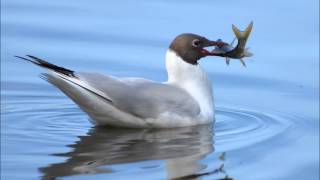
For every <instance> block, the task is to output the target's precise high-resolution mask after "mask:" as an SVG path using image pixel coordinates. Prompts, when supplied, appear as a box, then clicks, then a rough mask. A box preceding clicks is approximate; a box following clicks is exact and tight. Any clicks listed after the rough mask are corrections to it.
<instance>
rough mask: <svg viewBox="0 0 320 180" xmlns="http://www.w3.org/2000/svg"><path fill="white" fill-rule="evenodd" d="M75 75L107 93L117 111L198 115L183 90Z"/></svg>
mask: <svg viewBox="0 0 320 180" xmlns="http://www.w3.org/2000/svg"><path fill="white" fill-rule="evenodd" d="M75 76H76V77H77V78H78V79H79V80H80V81H84V82H85V83H87V84H88V85H89V86H91V87H93V88H94V89H96V90H99V91H100V92H103V93H104V94H106V95H107V96H108V97H109V98H110V100H111V101H112V103H113V105H114V106H115V107H117V108H118V109H120V110H122V111H124V112H127V113H130V114H133V115H135V116H137V117H140V118H157V117H158V115H159V114H161V113H166V112H168V113H173V114H178V115H187V116H191V117H192V116H197V115H198V114H199V113H200V107H199V105H198V103H197V102H196V101H195V100H194V99H193V98H192V97H191V96H190V95H189V94H188V93H187V92H186V91H184V90H182V89H180V88H178V87H175V86H172V85H168V84H162V83H157V82H153V81H149V80H145V79H142V78H123V79H118V78H114V77H111V76H106V75H102V74H97V73H76V74H75Z"/></svg>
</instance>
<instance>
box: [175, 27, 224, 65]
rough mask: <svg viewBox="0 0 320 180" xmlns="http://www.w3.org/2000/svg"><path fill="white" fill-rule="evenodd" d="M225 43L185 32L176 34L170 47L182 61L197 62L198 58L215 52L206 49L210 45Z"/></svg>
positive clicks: (212, 54)
mask: <svg viewBox="0 0 320 180" xmlns="http://www.w3.org/2000/svg"><path fill="white" fill-rule="evenodd" d="M224 44H226V43H224V42H220V41H210V40H208V39H207V38H205V37H202V36H199V35H196V34H191V33H185V34H181V35H179V36H177V37H176V38H175V39H174V40H173V42H172V43H171V45H170V49H171V50H173V51H174V52H176V53H177V55H179V56H180V57H181V58H182V59H183V60H184V61H186V62H188V63H190V64H194V65H195V64H197V62H198V60H199V59H201V58H203V57H206V56H215V55H217V54H214V53H211V52H209V51H208V50H206V49H205V48H206V47H210V46H222V45H224Z"/></svg>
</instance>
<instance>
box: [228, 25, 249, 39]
mask: <svg viewBox="0 0 320 180" xmlns="http://www.w3.org/2000/svg"><path fill="white" fill-rule="evenodd" d="M252 27H253V22H251V23H250V24H249V25H248V27H247V28H246V30H245V31H240V30H239V29H238V28H237V27H236V26H235V25H232V30H233V32H234V34H235V35H236V37H237V39H241V38H243V39H247V38H248V37H249V35H250V33H251V31H252Z"/></svg>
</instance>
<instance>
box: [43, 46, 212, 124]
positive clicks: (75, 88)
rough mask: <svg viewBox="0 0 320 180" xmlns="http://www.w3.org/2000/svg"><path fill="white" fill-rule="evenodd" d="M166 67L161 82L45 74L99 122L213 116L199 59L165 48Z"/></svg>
mask: <svg viewBox="0 0 320 180" xmlns="http://www.w3.org/2000/svg"><path fill="white" fill-rule="evenodd" d="M166 68H167V71H168V81H167V82H164V83H156V82H153V81H150V80H145V79H141V78H122V79H120V78H114V77H110V76H105V75H101V74H92V73H76V74H75V75H76V77H77V78H74V77H69V76H66V75H63V74H60V73H57V72H54V71H50V73H48V74H45V75H44V78H45V79H46V80H48V81H49V82H50V83H52V84H53V85H55V86H57V87H58V88H59V89H60V90H61V91H63V92H64V93H65V94H66V95H67V96H69V97H70V98H71V99H72V100H73V101H74V102H75V103H76V104H78V105H79V107H80V108H81V109H82V110H83V111H85V112H86V113H88V115H89V116H90V117H91V120H92V121H93V123H94V124H97V125H110V126H118V127H132V128H171V127H183V126H192V125H199V124H207V123H211V122H213V121H214V104H213V95H212V86H211V83H210V81H209V79H208V76H207V74H206V72H205V71H204V70H203V69H202V68H201V67H200V65H192V64H189V63H187V62H185V61H183V60H182V59H181V58H180V57H179V56H177V55H176V53H175V52H173V51H171V50H168V51H167V54H166ZM92 92H95V93H92ZM158 97H159V98H158ZM106 99H109V100H111V101H112V103H111V102H109V101H107V100H106Z"/></svg>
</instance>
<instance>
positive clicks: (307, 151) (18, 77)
mask: <svg viewBox="0 0 320 180" xmlns="http://www.w3.org/2000/svg"><path fill="white" fill-rule="evenodd" d="M251 21H253V22H254V26H253V31H252V33H251V36H250V38H249V41H248V43H247V46H248V47H250V50H251V51H252V52H253V53H254V56H253V57H250V58H248V59H246V64H247V68H244V67H243V66H242V65H241V64H240V62H239V61H237V60H232V61H231V63H230V65H229V66H227V65H226V64H225V62H224V59H222V58H218V57H214V58H212V57H211V58H209V57H208V58H205V59H203V60H202V61H201V65H202V66H203V67H204V68H205V69H206V70H207V72H208V73H209V75H210V78H211V79H212V80H213V86H214V96H215V105H216V107H217V109H218V118H217V123H216V127H215V130H216V134H215V138H214V139H215V143H214V144H215V152H217V153H218V152H223V151H228V152H229V154H230V156H229V159H231V160H230V165H229V166H226V168H228V169H229V170H228V172H229V173H230V174H231V175H232V177H234V178H235V179H318V178H319V172H318V168H319V155H318V151H319V1H317V0H291V1H289V0H284V1H276V0H269V1H253V0H242V1H234V0H228V1H217V0H199V1H180V0H173V1H168V0H154V1H146V0H142V1H129V0H119V1H102V0H94V1H76V0H69V1H41V0H29V1H23V0H2V1H1V97H2V102H1V117H2V118H1V168H2V171H1V177H3V178H4V179H19V176H18V175H17V173H18V174H19V173H20V174H22V175H23V176H25V177H26V179H33V178H35V177H40V176H41V174H43V173H41V172H40V171H39V170H38V169H39V168H40V167H45V166H48V165H50V164H51V163H54V162H55V163H57V162H60V161H62V159H61V158H60V157H56V156H54V155H50V154H52V153H58V152H62V151H68V150H70V148H67V147H66V145H68V144H70V143H71V144H72V143H74V142H75V141H76V140H77V136H80V135H85V134H86V133H87V131H88V130H89V129H90V128H92V125H91V124H90V123H89V122H88V120H87V119H88V118H87V117H86V115H85V114H83V113H82V112H81V111H80V110H79V109H78V108H76V106H75V105H74V104H73V103H72V102H71V101H70V100H68V99H67V98H66V97H65V96H63V94H62V93H61V92H59V91H58V90H56V89H54V88H52V87H51V86H50V85H48V84H47V83H46V82H44V81H43V80H41V79H40V78H39V77H38V74H39V73H41V72H43V70H42V69H40V68H37V67H34V66H33V65H30V64H28V63H25V62H22V61H20V60H18V59H16V58H14V55H19V56H23V55H26V54H30V55H34V56H37V57H41V58H43V59H46V60H48V61H49V62H52V63H54V64H57V65H61V66H64V67H66V68H70V69H72V70H76V71H89V72H93V71H98V72H102V73H107V74H111V75H115V76H121V77H125V76H139V77H144V78H148V79H153V80H156V81H166V78H167V75H166V70H165V64H164V57H165V52H166V50H167V48H168V46H169V44H170V43H171V41H172V40H173V39H174V37H175V36H177V35H179V34H181V33H185V32H191V33H196V34H199V35H203V36H205V37H208V38H210V39H213V40H215V39H219V38H221V39H223V40H224V41H226V42H231V41H232V40H233V38H234V35H233V32H232V30H231V25H232V24H235V25H236V26H237V27H239V28H240V29H244V28H245V27H246V26H247V25H248V24H249V23H250V22H251ZM241 109H244V111H242V112H241V113H238V114H236V115H234V116H233V115H232V113H234V112H238V111H239V110H241ZM253 112H255V113H258V114H260V115H261V114H262V115H266V116H267V117H265V118H261V116H257V117H256V116H255V115H254V114H255V113H253ZM39 113H40V115H39ZM243 113H244V114H245V113H247V116H246V118H243V117H242V118H243V119H242V121H241V114H243ZM252 116H255V117H256V118H254V120H250V118H248V117H252ZM270 119H272V122H269V120H270ZM237 120H239V121H237ZM254 122H255V123H258V126H257V127H258V129H256V131H254V133H253V134H250V133H251V132H252V131H253V129H254V128H253V129H250V128H249V129H247V130H243V129H242V130H243V131H241V133H238V134H236V133H235V132H238V131H239V130H240V128H239V127H242V125H244V124H245V125H246V126H244V127H245V128H247V127H253V126H251V125H252V123H254ZM270 124H271V125H270ZM275 124H286V125H285V127H284V126H281V127H283V129H282V130H279V129H277V128H278V126H277V128H274V127H275V126H273V125H275ZM254 127H256V126H254ZM61 128H62V129H63V130H65V132H63V133H62V131H63V130H62V129H61ZM245 128H244V129H245ZM280 129H281V128H280ZM48 131H50V132H51V133H52V134H50V133H49V134H48ZM60 131H61V132H60ZM262 132H263V133H262ZM61 133H62V134H61ZM264 133H265V134H264ZM266 136H268V139H269V141H265V139H266V138H262V137H266ZM229 137H232V138H233V139H232V140H229V141H227V140H228V138H229ZM239 137H242V138H243V139H242V141H241V140H239V139H237V138H239ZM245 139H246V140H245ZM251 140H252V142H251ZM244 141H250V143H245V142H244ZM21 148H24V149H25V151H22V150H21ZM39 149H42V151H39ZM228 152H227V153H228ZM248 152H250V153H248ZM212 156H215V154H214V153H212V154H211V155H210V154H209V156H208V157H207V158H205V159H202V161H204V164H206V166H208V167H210V163H211V162H212V160H211V158H210V157H212ZM232 157H233V158H234V159H232ZM240 157H242V158H240ZM33 159H37V162H34V161H33ZM160 159H161V158H160ZM245 160H247V163H245V164H244V165H243V164H242V165H240V162H246V161H245ZM137 166H139V165H137ZM160 167H161V166H160ZM114 168H115V169H117V167H114ZM122 171H124V172H126V173H128V172H127V171H126V170H123V169H121V172H122ZM152 172H153V173H155V174H156V175H155V176H154V177H156V178H159V179H162V178H163V177H164V175H162V173H164V172H165V170H164V169H162V168H159V169H156V170H154V169H153V171H152ZM152 172H151V174H152ZM129 174H130V172H129ZM130 176H133V177H139V176H137V174H136V175H135V174H134V173H131V174H130ZM248 176H250V177H248ZM108 177H109V176H108ZM110 177H117V178H119V179H123V178H125V177H127V176H121V174H111V176H110ZM146 177H148V178H151V179H152V178H153V177H149V176H146ZM101 178H105V176H102V177H101ZM204 178H206V177H204ZM207 178H208V179H210V177H207Z"/></svg>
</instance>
